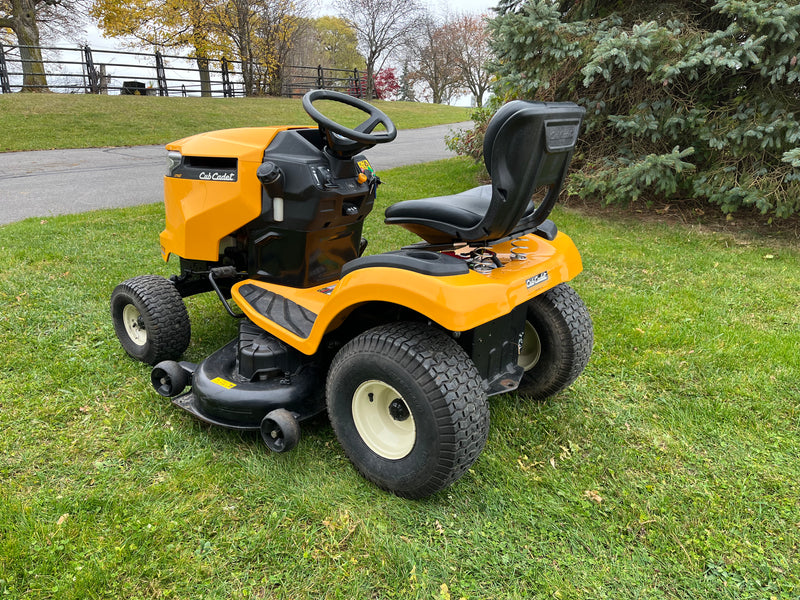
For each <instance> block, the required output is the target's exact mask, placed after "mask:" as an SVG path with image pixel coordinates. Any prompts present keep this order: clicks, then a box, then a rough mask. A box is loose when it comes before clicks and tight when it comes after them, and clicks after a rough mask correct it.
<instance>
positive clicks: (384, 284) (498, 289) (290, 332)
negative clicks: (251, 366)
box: [232, 233, 582, 355]
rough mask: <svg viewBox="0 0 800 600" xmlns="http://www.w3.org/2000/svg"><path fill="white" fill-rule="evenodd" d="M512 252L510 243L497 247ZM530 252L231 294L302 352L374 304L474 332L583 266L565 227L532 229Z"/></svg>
mask: <svg viewBox="0 0 800 600" xmlns="http://www.w3.org/2000/svg"><path fill="white" fill-rule="evenodd" d="M493 250H494V251H495V252H497V254H498V256H501V257H508V255H509V254H510V253H511V251H512V248H511V244H510V243H508V242H506V243H504V244H499V245H498V246H496V247H494V248H493ZM514 250H515V251H516V252H517V253H518V254H523V255H524V257H523V258H521V259H518V260H507V261H506V263H505V264H504V265H503V266H502V267H500V268H496V269H493V270H491V271H490V272H489V273H486V274H481V273H477V272H475V271H473V270H470V271H469V272H467V273H465V274H462V275H449V276H443V277H437V276H431V275H424V274H422V273H418V272H415V271H411V270H407V269H403V268H394V267H383V266H376V267H367V268H362V269H357V270H355V271H352V272H349V273H347V275H345V276H344V277H342V279H340V280H339V281H335V282H332V283H330V284H327V285H325V286H322V287H314V288H305V289H298V288H291V287H286V286H281V285H278V284H272V283H265V282H261V281H256V280H252V279H249V280H246V281H242V282H240V283H238V284H236V285H235V286H234V287H233V290H232V293H233V299H234V300H235V301H236V303H237V304H238V305H239V306H240V308H241V309H242V311H244V313H245V314H246V315H247V317H248V318H249V319H250V320H252V321H253V322H254V323H255V324H256V325H258V326H259V327H261V328H262V329H264V330H266V331H268V332H269V333H271V334H273V335H274V336H276V337H277V338H279V339H281V340H283V341H285V342H286V343H288V344H290V345H291V346H293V347H294V348H296V349H298V350H300V351H301V352H303V353H305V354H308V355H311V354H314V353H315V352H316V351H317V349H318V348H319V345H320V343H321V341H322V338H323V336H324V335H325V334H326V333H328V332H329V331H332V330H333V329H335V328H336V327H338V326H339V325H340V324H341V323H342V322H343V321H344V319H345V318H346V317H347V316H348V315H349V314H350V313H351V312H352V311H353V310H354V309H355V308H357V307H359V306H363V305H365V304H369V303H387V302H388V303H391V304H395V305H399V306H403V307H406V308H408V309H409V310H412V311H414V312H417V313H419V314H421V315H423V316H425V317H427V318H428V319H431V320H432V321H434V322H436V323H438V324H439V325H440V326H442V327H443V328H445V329H448V330H450V331H468V330H470V329H473V328H475V327H477V326H479V325H483V324H484V323H488V322H489V321H492V320H494V319H496V318H498V317H501V316H503V315H506V314H508V313H509V312H511V311H512V310H513V309H514V308H515V307H516V306H519V305H520V304H523V303H525V302H526V301H528V300H529V299H531V298H533V297H534V296H537V295H538V294H541V293H543V292H545V291H547V290H549V289H551V288H553V287H555V286H556V285H558V284H560V283H563V282H565V281H569V280H570V279H572V278H573V277H575V276H576V275H577V274H578V273H580V271H581V270H582V265H581V259H580V254H579V253H578V250H577V249H576V248H575V245H574V244H573V242H572V240H571V239H570V238H569V237H568V236H567V235H565V234H563V233H559V234H558V236H557V237H556V239H555V240H553V241H552V242H548V241H546V240H544V239H542V238H539V237H537V236H534V235H529V236H526V237H524V238H522V239H521V240H517V241H516V242H515V247H514Z"/></svg>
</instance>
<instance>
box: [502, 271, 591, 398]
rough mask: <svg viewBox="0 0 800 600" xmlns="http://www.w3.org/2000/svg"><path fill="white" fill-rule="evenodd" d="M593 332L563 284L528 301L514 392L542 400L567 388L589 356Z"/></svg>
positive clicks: (580, 303)
mask: <svg viewBox="0 0 800 600" xmlns="http://www.w3.org/2000/svg"><path fill="white" fill-rule="evenodd" d="M593 344H594V333H593V329H592V319H591V317H590V316H589V311H588V310H587V309H586V305H585V304H584V303H583V300H581V298H580V296H578V294H577V292H576V291H575V290H573V289H572V288H571V287H570V286H569V285H567V284H566V283H562V284H560V285H557V286H556V287H554V288H553V289H550V290H548V291H546V292H545V293H544V294H541V295H539V296H536V297H535V298H533V299H531V300H530V301H528V305H527V315H526V322H525V332H524V336H523V341H522V348H521V350H520V354H519V364H520V366H522V367H523V368H524V369H525V375H523V377H522V382H521V383H520V385H519V388H518V389H517V392H519V393H520V394H523V395H525V396H528V397H530V398H533V399H536V400H543V399H545V398H548V397H550V396H553V395H555V394H557V393H558V392H560V391H562V390H564V389H566V388H567V387H569V386H570V385H571V384H572V383H573V382H574V381H575V380H576V379H577V378H578V376H579V375H580V374H581V373H582V372H583V370H584V368H586V365H587V363H588V362H589V357H590V356H591V354H592V345H593Z"/></svg>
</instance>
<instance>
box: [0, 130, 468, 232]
mask: <svg viewBox="0 0 800 600" xmlns="http://www.w3.org/2000/svg"><path fill="white" fill-rule="evenodd" d="M469 126H471V123H454V124H452V125H438V126H436V127H426V128H423V129H407V130H405V131H399V132H398V134H397V138H396V139H395V140H394V141H393V142H391V143H389V144H383V145H381V146H376V147H375V148H372V149H370V150H368V151H367V152H365V153H364V154H365V155H366V156H367V158H369V160H370V162H371V163H372V165H373V167H374V168H375V170H376V171H378V172H379V173H380V171H381V170H384V169H391V168H393V167H400V166H405V165H413V164H419V163H424V162H429V161H432V160H438V159H440V158H447V157H448V156H452V155H453V154H452V152H450V150H448V149H447V148H446V147H445V145H444V136H445V135H446V134H447V133H449V132H450V131H452V130H456V129H465V128H467V127H469ZM165 157H166V152H165V151H164V147H163V146H131V147H125V148H85V149H77V150H39V151H36V152H8V153H0V225H4V224H7V223H13V222H14V221H20V220H22V219H27V218H29V217H49V216H54V215H63V214H72V213H80V212H87V211H90V210H97V209H101V208H118V207H125V206H135V205H138V204H148V203H152V202H161V201H162V200H163V187H162V178H163V175H164V169H165V166H166V158H165Z"/></svg>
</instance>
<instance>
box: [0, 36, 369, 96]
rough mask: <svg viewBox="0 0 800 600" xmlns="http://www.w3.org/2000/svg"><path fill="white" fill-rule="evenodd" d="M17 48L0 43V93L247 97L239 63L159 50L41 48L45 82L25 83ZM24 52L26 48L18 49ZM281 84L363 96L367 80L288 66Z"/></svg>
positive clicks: (284, 89) (289, 92)
mask: <svg viewBox="0 0 800 600" xmlns="http://www.w3.org/2000/svg"><path fill="white" fill-rule="evenodd" d="M20 48H21V47H20V46H16V45H8V44H0V93H2V94H10V93H13V92H17V91H20V90H21V89H22V88H23V86H24V87H25V88H26V89H29V90H31V91H35V90H36V89H37V88H38V89H47V90H49V91H52V92H60V93H72V94H81V93H85V94H139V95H147V96H216V97H225V98H233V97H237V96H239V97H240V96H245V95H247V89H246V86H245V83H244V81H243V79H242V72H243V69H242V64H241V62H239V61H231V60H226V59H225V58H223V59H204V58H188V57H186V56H177V55H169V54H162V53H160V52H154V53H145V52H129V51H122V50H94V49H92V48H90V47H89V46H81V47H73V48H69V47H44V46H43V47H40V48H39V49H40V50H41V52H42V63H43V65H44V71H45V74H46V78H47V83H46V84H44V83H38V84H31V83H25V82H24V81H23V79H24V72H25V71H26V69H25V68H24V66H25V65H24V63H26V62H28V63H30V62H33V61H31V60H29V59H25V58H23V57H22V56H21V55H20ZM22 48H30V47H26V46H22ZM279 83H280V85H279V86H276V89H280V90H281V94H282V95H284V96H299V95H302V94H304V93H305V92H307V91H308V90H310V89H317V88H324V89H332V90H338V91H342V92H345V93H348V94H351V95H353V96H358V97H359V98H363V97H364V96H365V95H366V87H367V86H366V78H365V76H364V74H363V73H360V72H359V71H358V69H353V70H352V71H350V70H343V69H328V68H324V67H322V66H321V65H319V66H316V67H308V66H296V65H288V66H285V67H284V68H283V70H282V77H281V81H280V82H279Z"/></svg>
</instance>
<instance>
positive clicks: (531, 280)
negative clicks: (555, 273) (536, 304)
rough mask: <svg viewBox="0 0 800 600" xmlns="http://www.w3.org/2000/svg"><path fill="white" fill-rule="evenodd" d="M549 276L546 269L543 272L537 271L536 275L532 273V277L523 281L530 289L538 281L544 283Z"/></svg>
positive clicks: (537, 283)
mask: <svg viewBox="0 0 800 600" xmlns="http://www.w3.org/2000/svg"><path fill="white" fill-rule="evenodd" d="M549 278H550V276H549V275H548V274H547V271H545V272H544V273H539V274H538V275H534V276H533V277H530V278H529V279H527V280H526V281H525V285H526V286H527V287H528V289H531V288H532V287H536V286H537V285H539V284H540V283H544V282H545V281H547V280H548V279H549Z"/></svg>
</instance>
